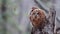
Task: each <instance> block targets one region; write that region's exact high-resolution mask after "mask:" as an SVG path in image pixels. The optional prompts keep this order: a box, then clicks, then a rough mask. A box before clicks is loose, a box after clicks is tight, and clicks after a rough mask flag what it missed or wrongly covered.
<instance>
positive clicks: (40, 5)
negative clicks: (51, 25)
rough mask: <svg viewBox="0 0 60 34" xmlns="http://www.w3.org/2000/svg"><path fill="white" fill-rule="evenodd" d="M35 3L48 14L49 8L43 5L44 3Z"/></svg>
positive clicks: (36, 0)
mask: <svg viewBox="0 0 60 34" xmlns="http://www.w3.org/2000/svg"><path fill="white" fill-rule="evenodd" d="M34 2H35V3H36V4H37V5H38V6H39V8H41V9H43V10H45V12H46V13H48V11H49V8H47V7H46V6H45V5H43V3H42V2H41V1H38V0H34Z"/></svg>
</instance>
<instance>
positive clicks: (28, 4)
mask: <svg viewBox="0 0 60 34" xmlns="http://www.w3.org/2000/svg"><path fill="white" fill-rule="evenodd" d="M36 1H37V2H38V3H37V2H36ZM36 1H35V0H0V34H30V32H31V28H32V25H31V24H30V21H29V13H30V11H31V8H32V7H34V6H36V7H39V8H41V9H44V10H45V11H46V13H48V11H49V8H50V7H51V5H54V6H55V10H56V20H55V29H54V31H56V29H57V28H59V27H60V0H36ZM52 1H55V3H54V4H53V3H52ZM58 33H60V32H59V31H58Z"/></svg>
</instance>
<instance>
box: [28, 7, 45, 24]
mask: <svg viewBox="0 0 60 34" xmlns="http://www.w3.org/2000/svg"><path fill="white" fill-rule="evenodd" d="M45 17H46V16H45V13H44V10H42V9H39V8H36V7H33V8H32V10H31V12H30V17H29V18H30V21H31V22H32V24H33V25H38V24H40V23H41V22H42V21H43V20H44V19H45Z"/></svg>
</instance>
